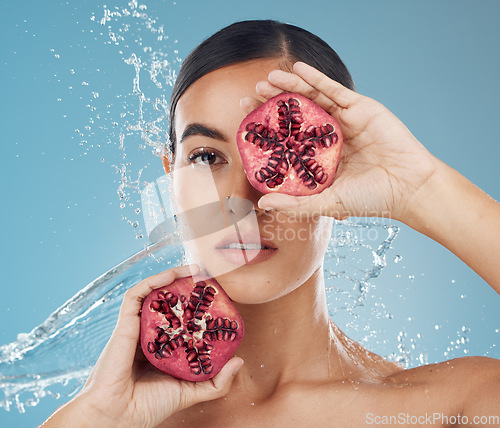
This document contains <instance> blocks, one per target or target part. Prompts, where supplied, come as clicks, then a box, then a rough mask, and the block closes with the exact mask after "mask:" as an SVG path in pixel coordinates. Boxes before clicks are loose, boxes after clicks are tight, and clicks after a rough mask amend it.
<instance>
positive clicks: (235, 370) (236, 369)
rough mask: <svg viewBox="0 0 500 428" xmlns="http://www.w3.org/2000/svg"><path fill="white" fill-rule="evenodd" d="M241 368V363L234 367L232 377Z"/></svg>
mask: <svg viewBox="0 0 500 428" xmlns="http://www.w3.org/2000/svg"><path fill="white" fill-rule="evenodd" d="M242 366H243V363H241V364H240V365H239V366H238V367H236V368H235V369H234V370H233V376H236V373H238V372H239V371H240V369H241V367H242Z"/></svg>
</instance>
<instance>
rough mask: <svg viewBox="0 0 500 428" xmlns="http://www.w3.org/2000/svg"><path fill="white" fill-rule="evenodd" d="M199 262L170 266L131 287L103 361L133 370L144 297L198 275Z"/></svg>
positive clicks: (118, 370)
mask: <svg viewBox="0 0 500 428" xmlns="http://www.w3.org/2000/svg"><path fill="white" fill-rule="evenodd" d="M198 272H199V266H197V265H196V264H192V265H186V266H179V267H175V268H173V269H168V270H166V271H164V272H161V273H159V274H157V275H153V276H150V277H148V278H146V279H145V280H143V281H141V282H140V283H139V284H137V285H135V286H134V287H132V288H130V289H129V290H128V291H127V292H126V293H125V296H124V298H123V303H122V306H121V308H120V314H119V315H118V322H117V324H116V327H115V330H114V331H113V334H112V335H111V338H110V340H109V342H108V343H107V345H106V347H105V350H104V352H103V354H102V355H101V357H100V358H99V360H100V361H99V365H100V367H102V368H103V370H105V371H109V372H110V373H117V374H118V373H120V374H121V375H122V376H126V375H127V374H129V373H130V371H131V368H132V364H133V361H134V356H135V352H136V349H137V343H138V341H139V333H140V320H141V319H140V310H141V307H142V303H143V302H144V299H145V298H146V297H147V295H148V294H149V293H151V291H153V290H155V289H157V288H160V287H163V286H165V285H169V284H171V283H172V282H173V281H174V280H175V279H177V278H182V277H185V276H192V275H196V274H197V273H198Z"/></svg>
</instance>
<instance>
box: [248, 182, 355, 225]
mask: <svg viewBox="0 0 500 428" xmlns="http://www.w3.org/2000/svg"><path fill="white" fill-rule="evenodd" d="M258 206H259V208H261V209H266V210H278V211H286V212H288V213H291V214H297V215H300V216H301V218H302V217H303V216H304V215H307V216H310V217H317V216H328V217H334V218H336V219H339V220H343V219H346V218H347V217H349V214H348V213H347V212H346V210H345V207H344V205H343V203H342V201H341V199H340V198H339V197H338V195H337V194H336V192H335V191H334V190H333V188H332V187H330V188H328V189H325V190H324V191H323V192H321V193H316V194H314V195H308V196H291V195H285V194H283V193H269V194H267V195H264V196H262V198H260V199H259V201H258Z"/></svg>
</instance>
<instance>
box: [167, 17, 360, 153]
mask: <svg viewBox="0 0 500 428" xmlns="http://www.w3.org/2000/svg"><path fill="white" fill-rule="evenodd" d="M258 58H277V59H282V60H283V61H284V63H288V64H290V65H292V64H293V63H294V62H296V61H302V62H305V63H306V64H309V65H311V66H312V67H314V68H316V69H318V70H319V71H321V72H322V73H324V74H325V75H326V76H328V77H330V78H331V79H333V80H336V81H337V82H339V83H341V84H342V85H344V86H345V87H347V88H349V89H352V90H354V89H355V88H354V82H353V80H352V77H351V74H350V73H349V70H348V69H347V67H346V66H345V65H344V63H343V62H342V60H341V59H340V58H339V56H338V55H337V53H336V52H335V51H334V50H333V49H332V48H331V47H330V46H329V45H328V44H327V43H326V42H324V41H323V40H322V39H320V38H319V37H318V36H315V35H314V34H312V33H310V32H309V31H306V30H304V29H302V28H299V27H296V26H294V25H290V24H285V23H282V22H278V21H273V20H251V21H241V22H236V23H234V24H231V25H229V26H227V27H225V28H223V29H222V30H220V31H218V32H217V33H215V34H214V35H212V36H211V37H209V38H208V39H206V40H205V41H204V42H202V43H201V44H200V45H198V46H197V47H196V48H195V49H194V50H193V51H192V52H191V53H190V54H189V56H188V57H187V58H186V60H185V61H184V62H183V64H182V66H181V69H180V71H179V75H178V77H177V80H176V82H175V84H174V87H173V90H172V96H171V99H170V122H169V138H170V142H169V147H168V149H169V152H170V155H171V156H172V158H173V157H174V156H175V141H176V135H175V108H176V106H177V102H178V101H179V98H180V97H181V96H182V94H184V92H185V91H186V90H187V89H188V88H189V87H190V86H191V85H192V84H193V83H194V82H196V81H197V80H198V79H199V78H200V77H203V76H204V75H205V74H207V73H209V72H211V71H214V70H216V69H218V68H221V67H224V66H227V65H232V64H237V63H241V62H245V61H249V60H252V59H258Z"/></svg>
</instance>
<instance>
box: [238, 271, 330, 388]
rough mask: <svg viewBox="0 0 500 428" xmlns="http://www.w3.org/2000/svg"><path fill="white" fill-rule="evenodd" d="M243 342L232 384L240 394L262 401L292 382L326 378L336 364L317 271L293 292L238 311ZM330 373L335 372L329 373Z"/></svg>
mask: <svg viewBox="0 0 500 428" xmlns="http://www.w3.org/2000/svg"><path fill="white" fill-rule="evenodd" d="M238 310H239V311H240V313H241V314H242V316H243V319H244V320H245V337H244V339H243V342H242V343H241V345H240V347H239V348H238V351H237V352H236V355H238V356H239V357H241V358H243V359H244V360H245V364H244V365H243V367H242V369H241V370H240V372H239V373H238V376H237V378H236V379H235V385H236V388H240V389H242V390H244V391H245V393H246V394H250V395H253V394H255V396H256V398H259V396H266V395H269V394H272V392H273V391H274V390H275V389H276V388H277V387H278V386H280V385H283V384H286V383H287V382H289V381H291V380H293V381H294V382H297V381H301V380H303V381H304V382H310V381H317V380H321V379H325V378H329V377H331V376H332V375H335V374H334V373H332V367H331V364H330V363H331V361H335V360H336V359H338V350H337V346H336V343H338V341H336V340H335V339H334V338H333V337H332V330H331V325H330V319H329V316H328V311H327V306H326V295H325V287H324V278H323V267H322V266H320V267H319V268H318V269H317V270H316V271H315V272H314V274H313V275H312V276H311V277H310V278H309V279H308V280H307V281H306V282H305V283H304V284H302V285H301V286H300V287H298V288H297V289H296V290H294V291H293V292H291V293H289V294H287V295H286V296H283V297H281V298H279V299H276V300H274V301H271V302H268V303H264V304H259V305H238ZM333 370H335V369H333Z"/></svg>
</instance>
